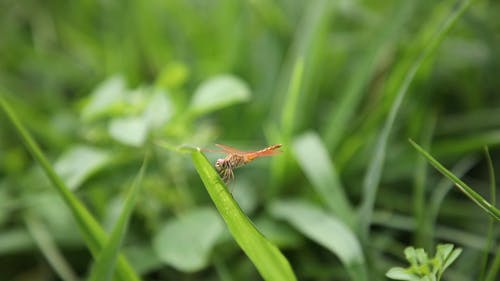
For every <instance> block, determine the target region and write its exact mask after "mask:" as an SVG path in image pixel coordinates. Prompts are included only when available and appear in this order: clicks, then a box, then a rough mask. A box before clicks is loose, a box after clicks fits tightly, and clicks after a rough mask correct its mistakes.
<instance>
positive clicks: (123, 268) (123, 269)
mask: <svg viewBox="0 0 500 281" xmlns="http://www.w3.org/2000/svg"><path fill="white" fill-rule="evenodd" d="M0 106H1V107H2V109H3V110H4V111H5V113H6V114H7V116H8V118H9V119H10V121H11V123H12V124H13V125H14V127H15V129H16V130H17V131H18V133H19V135H20V136H21V138H22V139H23V141H24V142H25V144H26V147H27V148H28V150H29V151H30V152H31V154H32V155H33V157H34V158H35V159H36V161H37V162H38V163H39V164H40V166H41V167H42V169H43V171H44V172H45V174H46V175H47V177H48V178H49V179H50V181H51V182H52V184H53V186H54V187H55V189H56V191H57V192H58V193H59V195H60V196H61V198H62V199H63V201H64V202H65V204H66V205H67V206H68V208H69V209H70V210H71V212H72V214H73V217H74V218H75V220H76V222H77V225H78V227H79V229H80V231H81V233H82V235H83V238H84V239H85V242H86V243H87V247H88V248H89V250H90V252H91V253H92V255H93V256H97V255H98V254H99V251H100V249H101V248H102V247H103V245H104V243H105V241H106V233H105V232H104V230H103V229H102V228H101V226H100V225H99V223H98V222H97V221H96V220H95V219H94V217H93V216H92V215H91V214H90V212H89V211H88V210H87V209H86V208H85V206H84V205H83V204H82V202H81V201H79V200H78V198H77V197H76V196H75V195H74V194H73V193H72V192H71V191H70V190H69V188H68V187H67V186H66V184H65V183H64V182H63V180H62V179H61V178H60V177H59V176H58V175H57V174H56V172H55V170H54V168H53V167H52V166H51V165H50V163H49V161H48V160H47V158H46V157H45V156H44V155H43V153H42V151H41V149H40V147H39V146H38V144H37V143H36V142H35V140H34V139H33V138H32V137H31V135H30V133H29V132H28V131H27V130H26V129H25V127H24V126H23V125H22V123H21V121H20V120H19V118H18V117H17V115H16V114H15V113H14V111H13V110H12V108H11V107H10V106H9V104H8V103H7V101H6V100H5V99H4V97H3V95H1V94H0ZM118 277H119V280H139V277H138V276H137V274H136V273H135V272H134V270H133V269H132V267H131V266H130V264H129V263H128V262H127V261H126V260H125V258H124V257H122V256H120V258H119V262H118Z"/></svg>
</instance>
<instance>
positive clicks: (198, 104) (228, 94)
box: [189, 74, 250, 116]
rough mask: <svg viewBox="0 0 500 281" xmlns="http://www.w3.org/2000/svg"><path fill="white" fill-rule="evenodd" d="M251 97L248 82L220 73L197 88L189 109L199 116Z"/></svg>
mask: <svg viewBox="0 0 500 281" xmlns="http://www.w3.org/2000/svg"><path fill="white" fill-rule="evenodd" d="M249 99H250V89H249V88H248V86H247V84H246V83H244V82H243V81H242V80H241V79H239V78H237V77H235V76H232V75H229V74H225V75H219V76H216V77H214V78H211V79H209V80H207V81H205V82H203V83H202V84H201V85H200V86H199V87H198V89H196V91H195V93H194V95H193V97H192V99H191V104H190V106H189V111H190V112H191V113H192V114H194V115H195V116H198V115H203V114H205V113H208V112H212V111H215V110H218V109H221V108H224V107H228V106H231V105H233V104H237V103H241V102H245V101H248V100H249Z"/></svg>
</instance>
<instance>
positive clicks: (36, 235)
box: [24, 215, 78, 281]
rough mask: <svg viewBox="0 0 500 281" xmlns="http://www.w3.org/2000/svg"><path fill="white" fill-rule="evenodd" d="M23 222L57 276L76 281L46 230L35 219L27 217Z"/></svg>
mask: <svg viewBox="0 0 500 281" xmlns="http://www.w3.org/2000/svg"><path fill="white" fill-rule="evenodd" d="M24 221H25V222H26V226H27V228H28V231H29V232H30V234H31V236H33V239H34V240H35V242H36V243H37V245H38V247H39V248H40V250H41V251H42V253H43V255H44V256H45V258H46V259H47V261H48V262H49V264H50V265H51V266H52V268H53V269H54V271H55V272H56V273H57V275H58V276H59V277H60V278H61V279H62V280H64V281H78V277H77V276H76V274H75V272H74V271H73V270H72V269H71V267H70V265H69V264H68V262H67V261H66V260H65V259H64V257H63V255H62V253H61V251H59V249H58V248H57V245H56V244H55V243H54V240H53V239H52V237H51V235H50V233H49V231H48V230H47V228H46V227H45V226H44V225H43V223H41V222H40V221H39V220H37V219H36V218H35V217H33V216H31V215H28V216H26V217H25V219H24Z"/></svg>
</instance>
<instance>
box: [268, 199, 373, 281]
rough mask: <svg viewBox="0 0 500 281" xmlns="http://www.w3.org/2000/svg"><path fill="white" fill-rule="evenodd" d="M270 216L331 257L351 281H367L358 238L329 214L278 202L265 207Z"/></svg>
mask: <svg viewBox="0 0 500 281" xmlns="http://www.w3.org/2000/svg"><path fill="white" fill-rule="evenodd" d="M269 209H270V212H271V214H272V215H273V216H275V217H277V218H279V219H283V220H286V221H287V222H288V223H290V224H291V225H292V226H293V227H294V228H296V229H297V230H298V231H299V232H301V233H303V234H304V236H306V237H308V238H310V239H311V240H313V241H314V242H316V243H318V244H319V245H321V246H323V247H325V248H326V249H328V250H329V251H331V252H332V253H334V254H335V255H336V256H337V257H338V258H339V259H340V261H341V262H342V264H344V266H345V268H346V270H347V272H348V273H349V275H350V277H351V280H356V281H362V280H367V275H366V273H367V272H366V264H365V258H364V256H363V251H362V250H361V244H360V243H359V240H358V238H357V237H356V235H355V234H354V232H353V231H351V229H349V227H348V226H347V225H346V224H344V223H343V222H342V221H340V220H339V219H337V218H335V217H334V216H332V215H331V214H328V213H326V212H325V211H323V210H322V209H321V208H318V207H316V206H314V205H313V204H311V203H308V202H306V201H301V200H286V201H285V200H280V201H275V202H273V203H272V204H271V205H270V206H269Z"/></svg>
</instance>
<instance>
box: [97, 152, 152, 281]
mask: <svg viewBox="0 0 500 281" xmlns="http://www.w3.org/2000/svg"><path fill="white" fill-rule="evenodd" d="M146 166H147V159H144V162H143V163H142V167H141V169H140V171H139V174H138V175H137V177H136V178H135V180H134V182H133V183H132V186H131V187H130V190H129V191H128V194H127V198H126V199H125V203H124V206H123V210H122V212H121V214H120V216H119V217H118V221H117V222H116V224H115V226H114V227H113V230H112V232H111V236H110V237H109V240H108V242H107V243H106V245H105V246H104V248H103V249H102V251H101V253H100V254H99V256H98V257H97V259H96V261H95V264H94V266H93V268H92V271H91V273H90V277H89V278H88V280H90V281H107V280H110V278H111V276H112V273H113V271H114V268H115V265H116V260H117V258H118V255H119V254H120V246H121V244H122V242H123V239H124V237H125V234H126V230H127V227H128V223H129V220H130V215H131V214H132V210H133V209H134V206H135V202H136V201H137V195H138V194H139V190H140V183H141V182H142V178H143V176H144V171H145V170H146Z"/></svg>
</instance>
